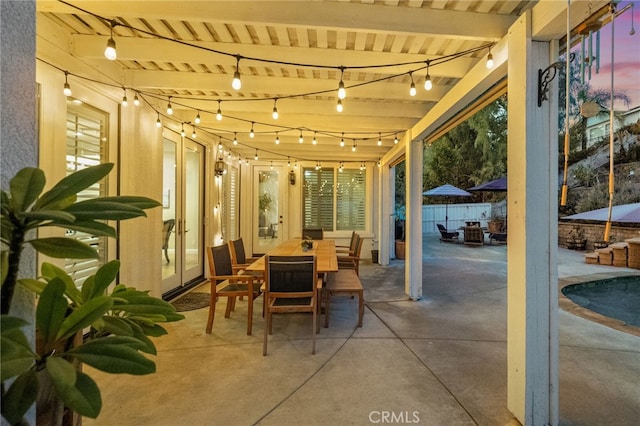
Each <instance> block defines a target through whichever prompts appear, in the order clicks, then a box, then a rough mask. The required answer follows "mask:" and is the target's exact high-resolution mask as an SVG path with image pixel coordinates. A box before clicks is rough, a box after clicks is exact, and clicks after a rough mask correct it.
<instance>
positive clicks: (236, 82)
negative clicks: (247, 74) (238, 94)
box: [231, 55, 242, 90]
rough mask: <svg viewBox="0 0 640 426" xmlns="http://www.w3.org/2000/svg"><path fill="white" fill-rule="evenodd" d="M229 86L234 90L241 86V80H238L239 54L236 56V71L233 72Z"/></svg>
mask: <svg viewBox="0 0 640 426" xmlns="http://www.w3.org/2000/svg"><path fill="white" fill-rule="evenodd" d="M231 87H233V88H234V89H235V90H240V89H241V88H242V81H241V80H240V55H238V56H236V71H235V72H234V73H233V81H232V82H231Z"/></svg>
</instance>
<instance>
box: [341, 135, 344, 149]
mask: <svg viewBox="0 0 640 426" xmlns="http://www.w3.org/2000/svg"><path fill="white" fill-rule="evenodd" d="M340 146H341V147H342V146H344V132H342V139H340Z"/></svg>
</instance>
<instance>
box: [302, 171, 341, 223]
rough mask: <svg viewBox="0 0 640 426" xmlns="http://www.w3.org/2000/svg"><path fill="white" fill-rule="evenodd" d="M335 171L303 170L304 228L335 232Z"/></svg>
mask: <svg viewBox="0 0 640 426" xmlns="http://www.w3.org/2000/svg"><path fill="white" fill-rule="evenodd" d="M333 181H334V169H330V168H329V169H319V170H315V169H306V168H305V169H303V182H302V184H303V191H304V197H303V203H304V206H303V209H302V212H303V213H302V224H303V226H302V227H303V228H322V229H323V230H325V231H333V186H334V185H333Z"/></svg>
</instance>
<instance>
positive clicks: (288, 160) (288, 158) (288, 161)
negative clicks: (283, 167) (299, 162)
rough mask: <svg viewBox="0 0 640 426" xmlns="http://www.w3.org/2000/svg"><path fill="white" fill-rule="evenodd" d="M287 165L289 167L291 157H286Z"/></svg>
mask: <svg viewBox="0 0 640 426" xmlns="http://www.w3.org/2000/svg"><path fill="white" fill-rule="evenodd" d="M287 167H289V168H291V157H287Z"/></svg>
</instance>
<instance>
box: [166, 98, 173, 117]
mask: <svg viewBox="0 0 640 426" xmlns="http://www.w3.org/2000/svg"><path fill="white" fill-rule="evenodd" d="M171 114H173V107H172V106H171V96H169V101H168V102H167V115H171Z"/></svg>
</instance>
